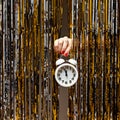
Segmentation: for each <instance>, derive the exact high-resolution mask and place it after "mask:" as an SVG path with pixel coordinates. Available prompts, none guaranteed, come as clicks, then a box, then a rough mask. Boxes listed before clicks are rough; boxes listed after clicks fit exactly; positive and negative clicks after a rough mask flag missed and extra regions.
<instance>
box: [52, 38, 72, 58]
mask: <svg viewBox="0 0 120 120" xmlns="http://www.w3.org/2000/svg"><path fill="white" fill-rule="evenodd" d="M72 46H73V40H72V39H70V38H68V37H62V38H59V39H56V40H55V42H54V50H55V52H57V53H60V54H63V55H64V56H68V54H69V52H70V50H71V49H72Z"/></svg>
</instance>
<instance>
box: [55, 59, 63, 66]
mask: <svg viewBox="0 0 120 120" xmlns="http://www.w3.org/2000/svg"><path fill="white" fill-rule="evenodd" d="M64 62H65V60H64V59H62V58H60V59H58V60H57V61H56V66H58V65H60V64H62V63H64Z"/></svg>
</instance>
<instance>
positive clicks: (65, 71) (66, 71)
mask: <svg viewBox="0 0 120 120" xmlns="http://www.w3.org/2000/svg"><path fill="white" fill-rule="evenodd" d="M64 71H65V76H66V77H67V76H68V74H67V70H65V69H64Z"/></svg>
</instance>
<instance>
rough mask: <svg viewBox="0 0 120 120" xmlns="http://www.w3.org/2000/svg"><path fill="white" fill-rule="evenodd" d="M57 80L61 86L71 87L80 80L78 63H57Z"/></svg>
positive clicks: (67, 61) (65, 61)
mask: <svg viewBox="0 0 120 120" xmlns="http://www.w3.org/2000/svg"><path fill="white" fill-rule="evenodd" d="M56 66H57V68H56V70H55V79H56V81H57V83H58V84H59V85H60V86H63V87H71V86H73V85H74V84H75V83H76V82H77V80H78V70H77V61H76V60H74V59H69V60H64V59H62V58H60V59H58V60H57V61H56Z"/></svg>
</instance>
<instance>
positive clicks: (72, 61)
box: [68, 59, 77, 66]
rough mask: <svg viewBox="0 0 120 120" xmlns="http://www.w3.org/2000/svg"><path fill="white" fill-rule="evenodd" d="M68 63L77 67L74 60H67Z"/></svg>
mask: <svg viewBox="0 0 120 120" xmlns="http://www.w3.org/2000/svg"><path fill="white" fill-rule="evenodd" d="M68 62H69V63H71V64H73V65H75V66H76V65H77V61H76V60H74V59H69V60H68Z"/></svg>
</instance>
